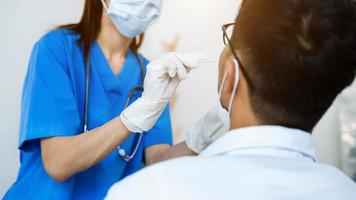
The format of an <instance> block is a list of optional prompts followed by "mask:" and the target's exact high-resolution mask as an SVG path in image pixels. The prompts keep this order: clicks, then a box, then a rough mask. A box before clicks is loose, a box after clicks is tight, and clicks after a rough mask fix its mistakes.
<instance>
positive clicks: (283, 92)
mask: <svg viewBox="0 0 356 200" xmlns="http://www.w3.org/2000/svg"><path fill="white" fill-rule="evenodd" d="M233 29H234V32H233V34H232V37H231V43H232V46H233V47H234V48H235V49H234V50H235V52H236V54H237V55H238V57H239V59H240V61H241V63H242V65H243V67H244V69H245V70H246V71H245V72H246V73H241V71H242V70H241V69H240V76H241V81H240V84H239V87H238V91H237V95H236V96H235V101H234V105H233V111H232V128H239V127H243V126H248V125H254V124H266V125H272V124H273V125H283V126H287V127H292V128H299V129H303V130H307V131H311V130H312V128H313V127H314V126H315V124H316V123H317V122H318V121H319V119H320V118H321V117H322V115H323V114H324V113H325V112H326V110H327V109H328V108H329V106H330V105H331V104H332V102H333V100H334V99H335V97H336V96H337V95H338V94H339V93H340V92H341V91H342V90H343V89H344V88H345V87H347V86H348V85H350V84H351V83H352V81H353V80H354V78H355V70H356V14H355V7H354V6H353V5H352V3H351V0H244V1H243V3H242V5H241V9H240V12H239V14H238V16H237V18H236V22H235V26H234V28H233ZM232 59H234V57H233V56H232V53H231V50H230V48H228V47H227V48H226V49H225V50H224V51H223V53H222V56H221V61H220V82H221V76H222V72H223V71H228V72H229V74H233V63H232ZM246 74H247V76H249V77H250V79H251V83H252V84H248V83H247V81H246V77H247V76H246ZM230 77H231V76H230ZM232 85H233V79H232V78H228V80H227V83H226V87H225V89H224V93H223V96H222V103H223V105H224V106H226V105H227V101H228V98H229V95H231V90H232Z"/></svg>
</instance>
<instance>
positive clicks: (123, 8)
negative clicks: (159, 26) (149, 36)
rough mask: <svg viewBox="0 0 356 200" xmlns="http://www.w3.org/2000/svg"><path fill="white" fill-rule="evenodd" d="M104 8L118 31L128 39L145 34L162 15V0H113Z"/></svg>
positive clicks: (102, 0)
mask: <svg viewBox="0 0 356 200" xmlns="http://www.w3.org/2000/svg"><path fill="white" fill-rule="evenodd" d="M101 2H102V3H103V6H104V8H105V10H106V12H107V14H108V15H109V17H110V19H111V21H112V22H113V23H114V25H115V27H116V28H117V30H118V31H119V32H120V33H122V34H123V35H124V36H126V37H128V38H133V37H136V36H138V35H140V34H141V33H143V32H144V31H145V30H146V29H147V28H148V27H149V26H150V25H151V24H152V23H153V22H154V21H156V20H157V19H158V18H159V16H160V13H161V4H162V1H161V0H111V2H110V5H109V6H107V5H106V4H105V2H104V0H101Z"/></svg>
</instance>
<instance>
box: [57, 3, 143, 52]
mask: <svg viewBox="0 0 356 200" xmlns="http://www.w3.org/2000/svg"><path fill="white" fill-rule="evenodd" d="M102 15H103V5H102V3H101V1H99V0H85V5H84V11H83V15H82V18H81V20H80V22H79V23H76V24H67V25H63V26H60V27H59V28H63V29H68V30H70V31H72V32H74V33H77V34H78V35H79V36H80V38H79V40H78V44H80V45H82V46H83V50H84V56H85V57H86V58H87V57H88V54H89V51H90V47H91V45H92V44H93V42H94V41H95V40H96V39H97V38H98V36H99V32H100V28H101V17H102ZM143 38H144V35H143V34H141V35H140V36H139V37H138V38H137V39H136V38H134V39H133V40H132V42H131V44H130V49H131V50H132V51H134V53H137V50H138V48H139V47H140V46H141V44H142V41H143Z"/></svg>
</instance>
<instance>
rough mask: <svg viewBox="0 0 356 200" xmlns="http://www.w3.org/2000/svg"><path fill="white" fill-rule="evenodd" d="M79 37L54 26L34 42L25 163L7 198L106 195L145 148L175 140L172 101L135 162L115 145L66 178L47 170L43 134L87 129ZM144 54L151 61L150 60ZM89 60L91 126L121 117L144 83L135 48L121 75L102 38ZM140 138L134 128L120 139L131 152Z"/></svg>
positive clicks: (23, 132)
mask: <svg viewBox="0 0 356 200" xmlns="http://www.w3.org/2000/svg"><path fill="white" fill-rule="evenodd" d="M78 38H79V36H78V35H77V34H74V33H71V32H70V31H68V30H63V29H61V30H55V31H52V32H50V33H48V34H46V35H45V36H44V37H43V38H41V39H40V40H39V41H38V42H37V43H36V44H35V46H34V48H33V51H32V55H31V58H30V62H29V67H28V71H27V76H26V79H25V83H24V89H23V95H22V110H21V125H20V138H19V149H20V160H21V167H20V170H19V174H18V178H17V180H16V182H15V183H14V184H13V185H12V187H11V188H10V189H9V191H8V192H7V194H6V195H5V197H4V198H5V199H9V200H10V199H16V200H18V199H46V200H47V199H51V200H56V199H58V200H65V199H102V198H103V197H105V195H106V193H107V191H108V189H109V188H110V186H112V185H113V184H114V183H115V182H117V181H119V180H121V179H122V178H124V177H125V176H127V175H129V174H131V173H133V172H135V171H137V170H139V169H140V168H141V167H142V164H143V163H144V149H145V148H147V147H149V146H152V145H157V144H172V134H171V132H172V130H171V123H170V113H169V109H168V107H167V108H166V109H165V111H164V112H163V114H162V116H161V117H160V118H159V120H158V122H157V123H156V125H155V126H154V128H153V129H151V130H150V131H148V132H147V133H145V134H144V137H143V142H142V143H141V144H140V146H139V150H138V152H137V154H136V156H135V158H134V159H133V160H131V161H130V162H128V163H127V162H125V161H123V159H122V158H121V157H120V156H119V155H118V150H115V151H114V152H112V153H111V154H109V155H108V156H106V158H104V159H103V160H102V161H101V162H100V163H98V164H97V165H95V166H93V167H91V168H90V169H88V170H86V171H84V172H82V173H79V174H76V175H75V176H73V177H72V178H70V179H69V180H67V181H66V182H63V183H61V182H57V181H56V180H54V179H52V178H51V177H50V176H49V175H48V174H47V173H46V171H45V169H44V166H43V164H42V160H41V149H40V139H42V138H48V137H55V136H74V135H78V134H81V133H82V132H83V121H84V120H83V119H84V91H85V62H84V56H83V49H82V47H81V46H80V45H78V44H77V40H78ZM140 56H141V55H140ZM141 58H142V59H143V61H144V64H145V65H147V63H148V61H147V60H146V59H145V58H143V57H142V56H141ZM90 64H91V75H90V101H89V122H88V124H89V130H90V129H94V128H96V127H99V126H101V125H103V124H105V123H106V122H108V121H110V120H111V119H113V118H115V117H117V116H118V115H119V114H120V113H121V111H122V110H123V107H124V103H125V100H126V97H127V95H128V92H129V90H130V88H131V87H133V86H136V85H141V84H142V81H141V75H140V65H139V63H138V61H137V59H136V57H135V55H134V53H133V52H131V51H129V52H128V54H127V57H126V60H125V64H124V66H123V68H122V71H121V72H120V74H119V75H118V76H115V75H114V74H113V72H112V70H111V68H110V66H109V64H108V62H107V60H106V58H105V56H104V54H103V52H102V51H101V49H100V47H99V45H98V44H97V43H94V44H93V45H92V47H91V57H90ZM139 95H140V94H138V95H137V96H139ZM136 139H137V134H133V135H132V136H131V137H130V138H129V139H127V140H126V141H125V142H124V143H123V144H122V145H121V146H122V148H124V149H125V150H126V152H131V151H132V148H133V143H134V141H135V140H136ZM123 198H124V197H123Z"/></svg>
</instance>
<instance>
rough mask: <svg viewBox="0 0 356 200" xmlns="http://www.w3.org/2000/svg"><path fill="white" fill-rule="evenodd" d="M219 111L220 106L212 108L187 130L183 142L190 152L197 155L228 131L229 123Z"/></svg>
mask: <svg viewBox="0 0 356 200" xmlns="http://www.w3.org/2000/svg"><path fill="white" fill-rule="evenodd" d="M221 109H222V108H221V106H216V107H214V108H213V109H211V110H210V111H209V112H208V113H207V114H206V115H205V116H204V117H203V118H202V119H201V120H200V121H198V122H197V123H196V124H194V125H193V126H192V127H191V128H190V129H189V130H188V132H187V134H186V137H185V142H186V144H187V146H188V148H189V149H190V150H192V151H194V152H195V153H198V154H199V153H200V152H201V151H203V150H204V149H205V148H206V147H208V146H209V145H210V144H211V143H213V142H214V141H215V140H217V139H218V138H219V137H220V136H222V135H223V134H225V133H227V132H228V131H229V129H230V121H229V120H228V119H226V117H228V116H226V114H223V113H222V112H223V111H222V110H221Z"/></svg>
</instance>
